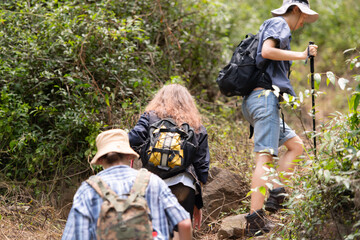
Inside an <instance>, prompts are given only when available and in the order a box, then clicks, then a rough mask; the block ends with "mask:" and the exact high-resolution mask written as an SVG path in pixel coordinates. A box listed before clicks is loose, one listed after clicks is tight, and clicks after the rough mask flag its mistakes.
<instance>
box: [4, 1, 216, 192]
mask: <svg viewBox="0 0 360 240" xmlns="http://www.w3.org/2000/svg"><path fill="white" fill-rule="evenodd" d="M0 9H1V10H0V23H1V25H2V28H1V29H0V36H1V38H0V59H1V60H0V62H1V64H0V75H1V79H0V91H1V103H0V116H1V121H0V137H1V142H0V144H1V145H0V146H1V149H0V169H1V172H0V174H1V176H2V177H4V178H5V179H8V180H16V181H26V182H27V184H28V185H29V186H36V187H38V188H39V189H38V190H37V191H41V190H44V189H46V187H44V188H41V189H40V185H39V183H41V182H43V181H47V180H54V181H55V182H56V181H57V179H64V176H65V178H67V176H71V175H73V174H76V173H77V172H78V171H79V169H89V168H88V163H87V162H86V161H84V160H85V159H86V158H88V157H91V155H92V154H93V151H94V149H95V146H94V141H95V137H96V135H97V134H98V132H99V131H100V130H101V129H105V128H107V127H110V128H111V127H120V128H131V127H132V126H133V125H134V124H135V121H136V120H137V118H138V114H140V113H141V112H142V110H143V108H144V105H145V104H146V103H147V101H148V99H149V98H150V97H151V95H152V93H153V92H154V91H155V90H156V89H158V88H159V87H160V86H161V85H162V84H164V83H165V82H166V81H168V80H170V79H174V78H179V79H181V81H183V82H184V83H185V84H186V85H187V86H188V87H189V88H191V89H195V88H199V86H200V87H201V89H202V88H204V87H206V86H209V85H213V84H214V81H207V79H208V78H209V76H210V75H213V73H214V71H216V70H214V68H213V67H212V65H213V64H215V63H216V62H217V60H218V58H219V56H220V54H218V53H217V52H219V51H220V48H219V46H218V44H217V40H216V29H217V28H218V26H219V24H220V23H221V22H222V21H223V18H221V17H215V14H216V12H215V10H217V9H216V7H215V6H213V5H212V4H209V3H207V2H198V1H195V0H187V1H181V2H177V1H172V0H158V1H150V0H141V1H115V0H110V1H108V0H106V1H105V0H102V1H80V0H74V1H57V0H55V1H43V0H33V1H22V0H15V1H6V2H3V3H1V8H0ZM200 10H201V11H200ZM211 16H214V18H211ZM202 36H207V38H206V39H203V38H202ZM175 76H178V77H175ZM202 97H203V98H204V99H206V98H211V97H212V96H211V94H208V93H206V92H204V93H202ZM89 173H90V171H88V172H87V173H86V174H89ZM45 183H46V182H45Z"/></svg>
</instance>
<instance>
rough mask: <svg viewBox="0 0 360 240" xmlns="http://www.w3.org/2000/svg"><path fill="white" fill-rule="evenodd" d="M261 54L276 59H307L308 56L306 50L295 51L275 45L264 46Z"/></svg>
mask: <svg viewBox="0 0 360 240" xmlns="http://www.w3.org/2000/svg"><path fill="white" fill-rule="evenodd" d="M261 55H262V57H263V58H266V59H270V60H275V61H291V60H305V59H306V58H307V54H306V53H305V52H295V51H290V50H283V49H279V48H274V47H269V48H263V50H262V52H261Z"/></svg>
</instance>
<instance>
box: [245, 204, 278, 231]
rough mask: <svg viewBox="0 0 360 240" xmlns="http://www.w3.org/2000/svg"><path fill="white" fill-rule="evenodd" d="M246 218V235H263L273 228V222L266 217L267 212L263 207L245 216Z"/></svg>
mask: <svg viewBox="0 0 360 240" xmlns="http://www.w3.org/2000/svg"><path fill="white" fill-rule="evenodd" d="M245 219H246V229H245V233H246V236H248V237H252V236H261V235H263V234H264V233H268V232H270V230H271V229H272V228H273V225H272V224H271V222H270V221H269V220H268V219H266V218H265V212H264V210H262V209H259V210H257V211H255V212H253V213H252V214H248V215H246V216H245Z"/></svg>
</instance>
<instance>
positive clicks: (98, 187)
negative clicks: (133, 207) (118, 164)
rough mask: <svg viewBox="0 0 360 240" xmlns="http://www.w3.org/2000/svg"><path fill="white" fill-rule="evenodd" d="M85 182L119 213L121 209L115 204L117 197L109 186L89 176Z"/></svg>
mask: <svg viewBox="0 0 360 240" xmlns="http://www.w3.org/2000/svg"><path fill="white" fill-rule="evenodd" d="M86 182H87V183H88V184H89V185H90V186H91V187H92V188H93V189H94V190H95V191H96V192H97V193H98V194H99V195H100V197H101V198H102V199H104V200H107V201H109V202H110V203H111V204H112V205H113V206H114V208H115V209H116V211H120V210H121V207H120V206H119V204H117V200H116V199H117V198H118V195H117V194H116V193H115V192H114V191H113V190H111V188H110V187H109V185H107V184H106V182H104V181H103V180H102V179H101V178H100V177H99V176H91V177H90V178H89V179H88V180H86Z"/></svg>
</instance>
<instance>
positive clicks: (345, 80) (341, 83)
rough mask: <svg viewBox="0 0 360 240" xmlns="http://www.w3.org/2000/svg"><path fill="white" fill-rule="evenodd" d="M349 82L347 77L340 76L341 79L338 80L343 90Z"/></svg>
mask: <svg viewBox="0 0 360 240" xmlns="http://www.w3.org/2000/svg"><path fill="white" fill-rule="evenodd" d="M348 82H349V80H347V79H345V78H340V79H339V80H338V84H339V86H340V88H341V90H344V89H345V87H346V84H347V83H348Z"/></svg>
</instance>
